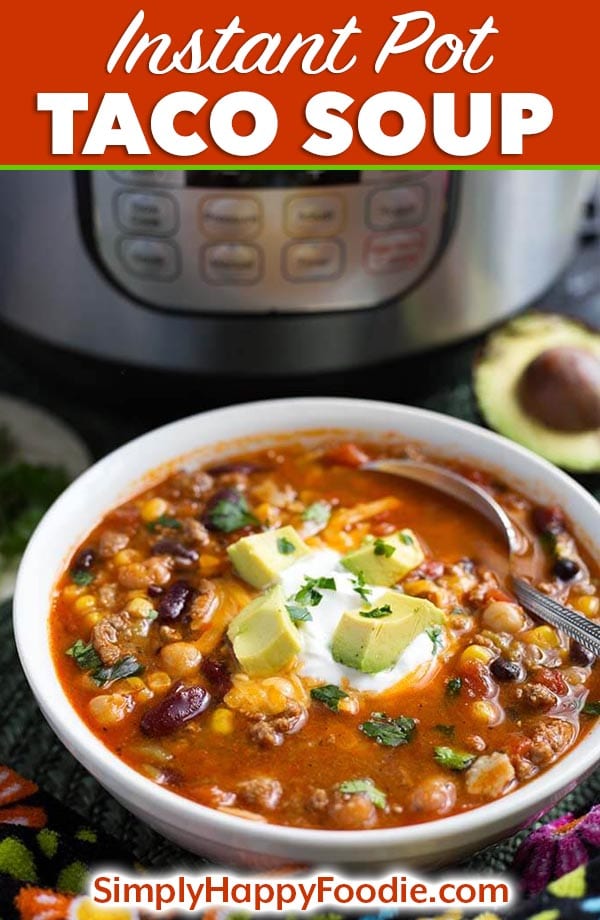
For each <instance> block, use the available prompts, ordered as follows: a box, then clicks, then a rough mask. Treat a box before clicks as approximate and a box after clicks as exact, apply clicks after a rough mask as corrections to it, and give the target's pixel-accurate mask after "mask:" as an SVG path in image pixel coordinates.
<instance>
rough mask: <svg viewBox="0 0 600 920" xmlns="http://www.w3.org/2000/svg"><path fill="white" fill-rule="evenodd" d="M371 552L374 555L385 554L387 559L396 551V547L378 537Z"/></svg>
mask: <svg viewBox="0 0 600 920" xmlns="http://www.w3.org/2000/svg"><path fill="white" fill-rule="evenodd" d="M373 552H374V553H375V555H376V556H385V558H386V559H389V558H390V556H393V555H394V553H395V552H396V547H395V546H392V544H391V543H385V541H384V540H382V539H381V537H378V538H377V540H375V543H374V544H373Z"/></svg>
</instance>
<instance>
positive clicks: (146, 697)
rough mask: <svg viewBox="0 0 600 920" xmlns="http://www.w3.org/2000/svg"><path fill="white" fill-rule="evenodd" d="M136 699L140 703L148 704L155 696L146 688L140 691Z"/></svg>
mask: <svg viewBox="0 0 600 920" xmlns="http://www.w3.org/2000/svg"><path fill="white" fill-rule="evenodd" d="M135 697H136V699H137V700H138V702H140V703H148V702H150V700H151V699H154V694H153V693H152V690H150V688H149V687H144V689H143V690H138V692H137V693H136V695H135Z"/></svg>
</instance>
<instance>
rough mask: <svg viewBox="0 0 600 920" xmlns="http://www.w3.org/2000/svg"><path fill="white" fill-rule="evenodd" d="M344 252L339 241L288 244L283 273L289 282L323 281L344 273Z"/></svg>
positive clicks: (284, 253) (285, 250) (285, 251)
mask: <svg viewBox="0 0 600 920" xmlns="http://www.w3.org/2000/svg"><path fill="white" fill-rule="evenodd" d="M343 259H344V251H343V247H342V244H341V243H340V242H339V241H338V240H315V241H314V242H308V241H307V242H303V243H288V245H287V246H286V247H285V249H284V251H283V273H284V275H285V276H286V278H287V279H288V280H289V281H322V280H325V279H328V278H335V277H336V276H337V275H339V274H340V273H341V271H342V266H343Z"/></svg>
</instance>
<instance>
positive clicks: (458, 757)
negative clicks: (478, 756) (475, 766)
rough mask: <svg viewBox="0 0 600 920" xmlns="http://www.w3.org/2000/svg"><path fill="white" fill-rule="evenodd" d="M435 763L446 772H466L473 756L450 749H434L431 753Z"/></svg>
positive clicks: (473, 758)
mask: <svg viewBox="0 0 600 920" xmlns="http://www.w3.org/2000/svg"><path fill="white" fill-rule="evenodd" d="M433 757H434V760H435V761H436V763H439V765H440V766H441V767H447V769H448V770H466V769H467V767H470V766H471V764H472V763H473V761H474V760H475V755H474V754H465V753H464V751H455V750H454V748H451V747H436V748H435V750H434V752H433Z"/></svg>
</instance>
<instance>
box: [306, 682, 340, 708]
mask: <svg viewBox="0 0 600 920" xmlns="http://www.w3.org/2000/svg"><path fill="white" fill-rule="evenodd" d="M310 695H311V696H312V698H313V700H318V701H319V703H324V704H325V706H327V707H329V709H331V710H332V712H337V711H338V707H339V705H340V700H345V699H346V698H347V696H348V694H347V693H346V692H345V690H342V689H341V687H336V685H335V684H324V685H323V686H322V687H313V688H312V690H311V691H310Z"/></svg>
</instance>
